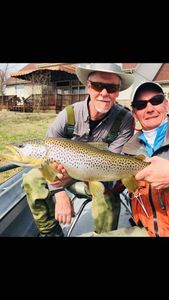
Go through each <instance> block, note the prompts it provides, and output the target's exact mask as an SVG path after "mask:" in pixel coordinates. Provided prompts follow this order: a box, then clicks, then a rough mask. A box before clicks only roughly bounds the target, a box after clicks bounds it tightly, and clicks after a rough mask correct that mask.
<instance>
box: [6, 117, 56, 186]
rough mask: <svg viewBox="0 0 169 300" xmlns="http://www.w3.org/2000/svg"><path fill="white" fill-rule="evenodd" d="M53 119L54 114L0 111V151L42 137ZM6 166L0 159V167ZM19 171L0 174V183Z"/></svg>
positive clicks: (18, 169)
mask: <svg viewBox="0 0 169 300" xmlns="http://www.w3.org/2000/svg"><path fill="white" fill-rule="evenodd" d="M55 117H56V114H55V112H50V113H20V112H10V111H0V150H3V149H4V148H5V145H6V144H10V143H13V142H21V141H24V140H28V139H33V138H42V137H44V136H45V133H46V131H47V129H48V127H49V126H50V124H51V123H52V121H53V120H54V118H55ZM6 164H9V163H8V162H7V161H6V160H4V159H1V158H0V165H1V166H2V165H6ZM20 170H21V168H17V169H14V170H10V171H5V172H3V173H0V183H2V182H4V181H5V180H7V179H8V178H9V177H11V176H13V175H14V174H16V173H17V172H18V171H20Z"/></svg>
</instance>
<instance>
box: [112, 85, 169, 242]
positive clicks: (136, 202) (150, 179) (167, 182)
mask: <svg viewBox="0 0 169 300" xmlns="http://www.w3.org/2000/svg"><path fill="white" fill-rule="evenodd" d="M131 100H132V102H131V106H132V109H133V111H132V114H133V116H134V118H135V120H136V121H138V122H139V123H140V125H141V129H140V130H139V131H138V132H137V133H136V134H135V135H134V136H133V137H132V138H131V139H130V140H129V141H128V142H127V143H126V144H125V145H124V147H123V149H122V152H123V153H124V154H128V155H140V154H143V155H144V156H146V157H148V159H147V161H152V165H149V166H148V167H146V168H145V169H143V170H142V171H140V172H139V173H137V175H136V176H135V178H136V179H137V180H138V188H137V189H136V191H135V192H134V193H133V194H132V200H131V206H132V213H133V217H134V220H135V223H136V224H137V225H138V226H135V227H133V228H130V229H128V230H126V229H125V230H124V229H121V230H120V229H119V230H117V232H116V235H117V236H151V237H168V236H169V190H168V189H166V188H168V186H169V176H168V174H167V172H166V169H167V168H169V161H168V160H169V118H168V115H167V113H168V111H169V104H168V100H167V99H166V97H165V94H164V91H163V89H162V87H161V86H160V85H159V84H158V83H155V82H151V81H148V82H143V83H141V84H139V85H138V86H137V87H136V89H135V90H134V91H133V94H132V99H131ZM151 157H152V158H151ZM150 158H151V159H150ZM165 162H166V166H165ZM160 163H161V168H160ZM156 168H157V170H155V169H156ZM168 170H169V169H168ZM157 172H159V174H158V175H157ZM154 173H155V175H154ZM114 235H115V233H114V232H111V233H109V236H114Z"/></svg>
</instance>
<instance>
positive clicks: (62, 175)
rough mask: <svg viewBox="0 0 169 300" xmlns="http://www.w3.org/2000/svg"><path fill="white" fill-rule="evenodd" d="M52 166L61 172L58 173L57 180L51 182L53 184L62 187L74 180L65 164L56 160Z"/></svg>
mask: <svg viewBox="0 0 169 300" xmlns="http://www.w3.org/2000/svg"><path fill="white" fill-rule="evenodd" d="M52 167H53V168H54V169H56V170H58V172H59V173H57V176H56V180H55V181H53V182H50V184H51V185H53V186H54V187H56V188H61V187H65V186H67V185H69V184H70V183H71V181H72V178H71V177H70V176H69V175H68V173H67V171H66V170H65V168H64V167H63V165H61V164H58V163H56V162H54V163H53V164H52Z"/></svg>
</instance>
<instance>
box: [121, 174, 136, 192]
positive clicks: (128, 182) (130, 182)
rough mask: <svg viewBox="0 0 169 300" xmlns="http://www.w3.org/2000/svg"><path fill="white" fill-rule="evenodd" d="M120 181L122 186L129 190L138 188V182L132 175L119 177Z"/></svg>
mask: <svg viewBox="0 0 169 300" xmlns="http://www.w3.org/2000/svg"><path fill="white" fill-rule="evenodd" d="M121 181H122V183H123V184H124V186H125V187H126V188H127V189H128V190H129V191H131V192H134V191H135V190H136V188H138V183H137V181H136V179H135V177H134V176H133V175H132V176H127V177H124V178H122V179H121Z"/></svg>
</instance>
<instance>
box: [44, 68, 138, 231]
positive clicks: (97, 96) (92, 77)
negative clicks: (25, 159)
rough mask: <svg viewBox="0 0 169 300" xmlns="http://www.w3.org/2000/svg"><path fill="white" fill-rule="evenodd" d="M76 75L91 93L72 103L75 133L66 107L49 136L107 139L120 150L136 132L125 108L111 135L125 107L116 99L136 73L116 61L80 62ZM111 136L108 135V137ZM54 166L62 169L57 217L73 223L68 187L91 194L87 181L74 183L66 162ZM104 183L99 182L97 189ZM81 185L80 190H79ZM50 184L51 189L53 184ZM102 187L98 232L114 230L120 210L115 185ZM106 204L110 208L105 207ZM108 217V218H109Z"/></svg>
mask: <svg viewBox="0 0 169 300" xmlns="http://www.w3.org/2000/svg"><path fill="white" fill-rule="evenodd" d="M76 75H77V77H78V79H79V80H80V81H81V82H82V84H83V85H85V86H86V89H87V92H88V94H89V95H88V96H87V97H86V99H85V100H84V101H80V102H76V103H73V105H72V106H73V115H74V120H75V124H74V127H73V132H72V135H71V136H70V135H68V114H67V110H66V108H65V109H63V110H62V111H61V112H60V113H59V114H58V116H57V117H56V119H55V120H54V122H53V124H52V125H51V127H50V128H49V130H48V132H47V137H54V138H55V137H56V138H68V137H69V138H71V139H73V140H79V141H83V142H103V141H104V142H107V143H108V146H109V150H110V151H112V152H115V153H120V152H121V149H122V147H123V145H124V144H125V143H126V142H127V141H128V140H129V138H130V137H131V136H132V135H133V129H132V122H133V118H132V115H131V112H130V111H127V112H125V114H124V115H123V117H121V121H120V124H119V128H118V132H117V133H116V136H113V135H112V134H110V135H109V133H110V130H111V128H112V124H114V123H116V122H117V119H118V116H120V114H121V111H122V110H123V107H122V106H121V105H118V104H117V103H116V98H117V97H118V96H119V93H120V91H123V90H125V89H127V88H129V87H130V86H131V85H132V83H133V82H134V77H133V76H132V75H131V74H126V73H124V72H123V71H122V69H121V67H120V66H119V65H117V64H114V63H82V64H78V65H76ZM71 117H72V116H71ZM72 118H73V117H72ZM108 136H109V139H107V137H108ZM96 163H97V162H96ZM55 167H56V168H57V169H58V170H59V173H58V180H56V181H55V182H54V183H52V187H53V189H58V190H57V192H56V194H55V198H56V204H55V219H56V220H57V221H58V222H59V223H62V224H70V222H71V218H72V216H73V214H74V211H73V207H72V203H71V201H70V199H69V195H68V194H67V192H66V191H65V187H66V188H67V189H68V190H71V191H74V192H75V193H76V194H78V192H79V193H81V192H82V190H83V191H84V195H88V196H89V194H90V191H89V190H88V186H87V185H86V184H85V183H81V185H79V184H78V185H76V183H75V184H73V185H72V178H70V177H69V176H68V174H67V172H66V170H64V168H63V166H61V165H58V164H55ZM101 185H102V184H101V183H100V185H99V183H98V189H99V188H100V186H101ZM79 186H80V188H81V189H80V191H78V190H76V188H77V189H78V188H79ZM49 187H50V189H51V185H50V186H49ZM112 188H114V192H112ZM103 189H104V194H103V195H101V192H100V199H101V198H102V201H103V202H104V203H102V204H103V205H100V207H101V210H100V211H97V212H96V210H95V211H93V217H94V225H95V229H94V230H95V231H96V232H97V233H101V232H105V231H109V230H115V229H116V228H117V226H118V219H119V214H120V199H119V194H118V193H116V192H115V186H114V185H113V184H112V183H104V187H103ZM82 193H83V192H82ZM96 206H97V205H95V208H96ZM105 207H106V209H107V211H105ZM96 215H97V217H96ZM107 220H109V221H108V222H107Z"/></svg>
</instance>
